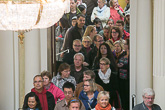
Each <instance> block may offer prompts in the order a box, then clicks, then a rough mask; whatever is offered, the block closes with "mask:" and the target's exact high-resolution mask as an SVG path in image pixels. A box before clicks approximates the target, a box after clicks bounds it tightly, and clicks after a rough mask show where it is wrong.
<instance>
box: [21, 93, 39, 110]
mask: <svg viewBox="0 0 165 110" xmlns="http://www.w3.org/2000/svg"><path fill="white" fill-rule="evenodd" d="M26 96H27V97H25V101H24V105H23V110H42V108H41V104H40V100H39V98H38V96H37V95H36V94H35V93H34V92H30V93H28V94H27V95H26Z"/></svg>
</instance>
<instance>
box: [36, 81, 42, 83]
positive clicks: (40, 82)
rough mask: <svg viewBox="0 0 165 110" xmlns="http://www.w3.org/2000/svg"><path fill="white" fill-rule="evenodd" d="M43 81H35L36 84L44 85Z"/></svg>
mask: <svg viewBox="0 0 165 110" xmlns="http://www.w3.org/2000/svg"><path fill="white" fill-rule="evenodd" d="M42 82H43V81H34V83H42Z"/></svg>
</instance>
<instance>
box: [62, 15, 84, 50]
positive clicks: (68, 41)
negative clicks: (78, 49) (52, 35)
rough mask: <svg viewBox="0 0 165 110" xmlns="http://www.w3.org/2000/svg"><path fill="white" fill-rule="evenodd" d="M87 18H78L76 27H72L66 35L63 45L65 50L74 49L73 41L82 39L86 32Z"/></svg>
mask: <svg viewBox="0 0 165 110" xmlns="http://www.w3.org/2000/svg"><path fill="white" fill-rule="evenodd" d="M84 24H85V16H84V15H82V14H80V15H78V16H77V23H76V26H74V27H72V28H71V29H70V30H69V32H68V33H66V34H65V36H68V37H65V42H64V44H63V49H72V45H73V41H74V40H75V39H80V40H81V39H82V36H83V34H84V32H85V28H86V27H85V26H84Z"/></svg>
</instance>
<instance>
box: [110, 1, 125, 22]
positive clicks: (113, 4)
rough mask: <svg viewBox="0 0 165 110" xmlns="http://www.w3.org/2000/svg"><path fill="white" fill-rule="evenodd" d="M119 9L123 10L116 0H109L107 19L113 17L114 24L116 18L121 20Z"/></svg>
mask: <svg viewBox="0 0 165 110" xmlns="http://www.w3.org/2000/svg"><path fill="white" fill-rule="evenodd" d="M120 11H122V12H123V9H122V7H121V6H120V5H119V4H118V0H111V1H110V17H109V19H113V21H114V24H116V21H117V20H123V21H124V18H123V17H122V15H120V13H121V12H120Z"/></svg>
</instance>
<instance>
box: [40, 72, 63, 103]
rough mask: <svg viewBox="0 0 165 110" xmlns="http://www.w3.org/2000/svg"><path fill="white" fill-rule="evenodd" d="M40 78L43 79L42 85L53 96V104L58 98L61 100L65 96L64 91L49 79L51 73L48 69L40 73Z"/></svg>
mask: <svg viewBox="0 0 165 110" xmlns="http://www.w3.org/2000/svg"><path fill="white" fill-rule="evenodd" d="M41 76H42V78H43V79H44V87H45V89H46V90H47V91H49V92H51V93H52V94H53V96H54V100H55V104H56V103H57V101H58V100H62V99H64V98H65V95H64V93H63V92H62V90H61V89H60V88H58V87H57V86H55V85H54V84H53V83H52V82H51V80H52V75H51V73H50V72H48V71H43V72H42V73H41Z"/></svg>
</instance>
